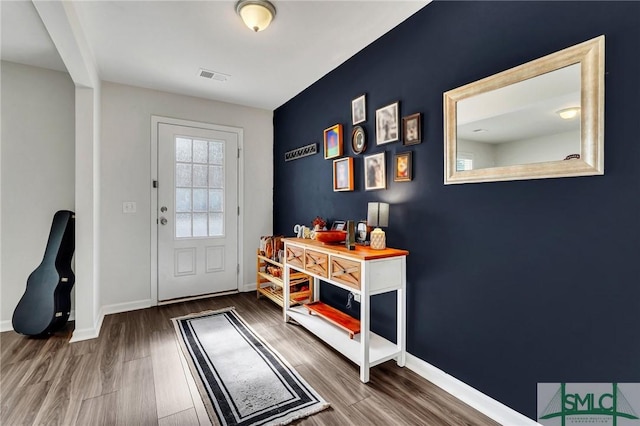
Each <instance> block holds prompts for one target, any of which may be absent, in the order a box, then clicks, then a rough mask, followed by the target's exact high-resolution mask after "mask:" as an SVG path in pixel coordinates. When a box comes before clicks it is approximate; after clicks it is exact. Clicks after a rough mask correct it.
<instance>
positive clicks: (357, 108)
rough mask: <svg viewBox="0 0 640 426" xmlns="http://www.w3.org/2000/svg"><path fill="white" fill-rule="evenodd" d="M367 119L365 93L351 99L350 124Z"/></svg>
mask: <svg viewBox="0 0 640 426" xmlns="http://www.w3.org/2000/svg"><path fill="white" fill-rule="evenodd" d="M364 121H367V95H366V94H364V95H361V96H358V97H357V98H355V99H354V100H352V101H351V124H353V125H355V124H358V123H362V122H364Z"/></svg>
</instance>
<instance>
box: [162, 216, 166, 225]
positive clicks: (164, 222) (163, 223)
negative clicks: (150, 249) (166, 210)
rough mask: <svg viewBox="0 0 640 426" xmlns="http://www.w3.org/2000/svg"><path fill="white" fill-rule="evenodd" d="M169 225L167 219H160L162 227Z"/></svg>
mask: <svg viewBox="0 0 640 426" xmlns="http://www.w3.org/2000/svg"><path fill="white" fill-rule="evenodd" d="M166 224H167V219H166V218H164V217H161V218H160V225H166Z"/></svg>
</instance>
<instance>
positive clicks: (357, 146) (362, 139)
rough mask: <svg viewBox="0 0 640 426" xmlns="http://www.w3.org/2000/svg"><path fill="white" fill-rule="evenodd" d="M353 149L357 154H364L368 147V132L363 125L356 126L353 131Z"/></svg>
mask: <svg viewBox="0 0 640 426" xmlns="http://www.w3.org/2000/svg"><path fill="white" fill-rule="evenodd" d="M351 149H352V150H353V153H354V154H355V155H359V154H362V153H363V152H364V151H365V150H366V149H367V134H366V133H365V131H364V128H363V127H362V126H354V128H353V131H352V132H351Z"/></svg>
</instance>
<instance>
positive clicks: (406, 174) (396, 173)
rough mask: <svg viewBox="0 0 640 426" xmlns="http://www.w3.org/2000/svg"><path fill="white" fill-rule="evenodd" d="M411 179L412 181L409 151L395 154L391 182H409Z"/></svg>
mask: <svg viewBox="0 0 640 426" xmlns="http://www.w3.org/2000/svg"><path fill="white" fill-rule="evenodd" d="M411 179H413V170H412V168H411V151H409V152H402V153H400V154H396V155H395V157H394V158H393V181H394V182H409V181H410V180H411Z"/></svg>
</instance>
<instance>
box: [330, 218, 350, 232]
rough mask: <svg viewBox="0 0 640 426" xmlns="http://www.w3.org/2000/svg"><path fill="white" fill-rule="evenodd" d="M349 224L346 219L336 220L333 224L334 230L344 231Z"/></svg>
mask: <svg viewBox="0 0 640 426" xmlns="http://www.w3.org/2000/svg"><path fill="white" fill-rule="evenodd" d="M346 224H347V222H345V221H344V220H334V221H333V223H332V224H331V230H332V231H344V227H345V225H346Z"/></svg>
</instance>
